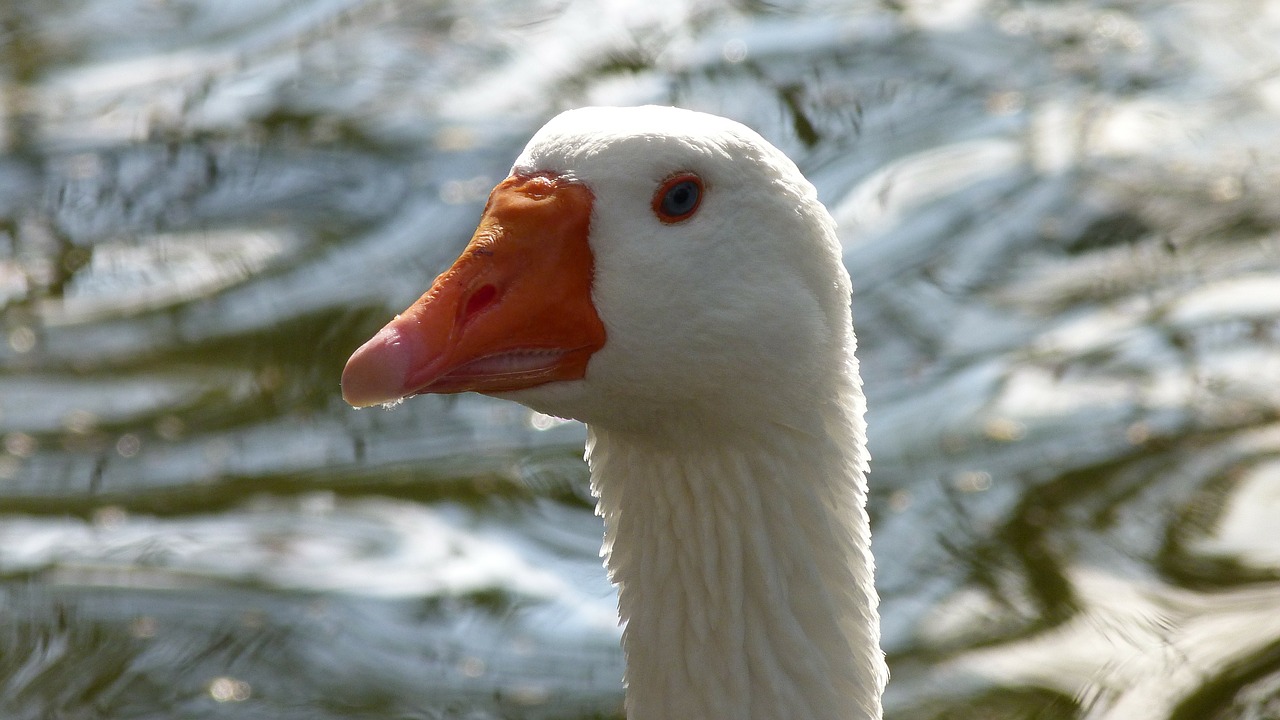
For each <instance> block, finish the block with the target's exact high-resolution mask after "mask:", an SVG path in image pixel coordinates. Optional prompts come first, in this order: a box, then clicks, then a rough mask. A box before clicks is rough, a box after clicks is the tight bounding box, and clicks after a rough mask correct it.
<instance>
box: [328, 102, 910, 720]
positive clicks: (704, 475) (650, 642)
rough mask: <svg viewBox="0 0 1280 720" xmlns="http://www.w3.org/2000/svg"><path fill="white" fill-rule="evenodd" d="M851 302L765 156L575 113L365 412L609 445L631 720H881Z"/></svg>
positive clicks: (782, 159)
mask: <svg viewBox="0 0 1280 720" xmlns="http://www.w3.org/2000/svg"><path fill="white" fill-rule="evenodd" d="M849 292H850V290H849V277H848V274H847V273H846V271H845V269H844V266H843V265H842V263H841V257H840V245H839V243H838V241H837V239H836V235H835V226H834V223H833V221H832V219H831V216H830V215H829V214H828V213H827V211H826V209H825V208H824V207H823V206H822V204H821V203H819V202H818V199H817V196H816V193H815V191H814V189H813V186H812V185H810V184H809V182H808V181H806V180H805V178H804V177H803V176H802V175H801V174H800V171H799V170H798V169H797V168H796V166H795V164H793V163H792V162H791V161H790V160H789V159H787V157H786V156H785V155H784V154H783V153H782V152H780V151H779V150H778V149H776V148H774V147H773V146H771V145H770V144H769V143H768V142H766V141H765V140H764V139H763V138H761V137H760V136H759V135H757V134H756V133H755V132H753V131H751V130H749V129H748V128H746V127H744V126H742V125H740V124H738V123H735V122H732V121H730V120H726V119H724V118H719V117H715V116H711V115H705V114H702V113H695V112H691V111H687V110H678V109H674V108H663V107H641V108H585V109H580V110H573V111H569V112H566V113H564V114H562V115H560V116H558V117H556V118H554V119H553V120H551V122H549V123H547V125H546V126H545V127H543V128H542V129H541V130H540V131H539V132H538V133H537V134H536V135H535V136H534V137H533V139H532V140H530V142H529V145H528V147H526V148H525V150H524V153H523V154H521V155H520V157H519V158H518V159H517V160H516V162H515V166H514V167H513V168H512V170H511V175H510V176H509V177H508V178H507V179H506V180H504V181H503V182H502V183H501V184H499V185H498V186H497V188H495V189H494V191H493V194H492V195H491V196H490V198H489V204H488V205H487V206H486V208H485V211H484V215H483V217H482V218H481V220H480V226H479V228H478V229H477V230H476V233H475V236H474V237H473V238H472V240H471V243H470V244H469V245H468V246H467V248H466V250H465V251H464V252H463V254H462V256H461V257H460V258H459V259H458V260H457V262H456V263H454V265H453V267H452V268H450V269H449V270H448V271H447V272H445V273H444V274H442V275H440V276H439V277H438V278H436V280H435V282H434V284H433V285H432V286H431V289H430V290H428V291H427V293H426V294H425V295H423V296H422V298H421V299H420V300H418V301H417V302H416V303H415V304H414V305H413V306H412V307H410V308H409V309H408V310H406V311H405V312H404V313H403V314H402V315H400V316H397V318H396V319H395V320H393V321H391V323H389V324H388V325H387V326H386V327H385V328H383V329H382V330H381V331H380V332H379V333H378V334H377V335H375V336H374V337H373V338H372V339H371V340H369V341H368V342H367V343H365V344H364V345H363V346H362V347H361V348H360V349H359V350H357V351H356V352H355V354H353V355H352V356H351V359H350V360H349V361H348V363H347V367H346V370H345V371H344V372H343V375H342V392H343V397H344V398H345V399H346V400H347V402H349V403H351V404H352V405H355V406H360V407H362V406H369V405H376V404H382V403H388V402H393V401H396V400H398V399H400V398H402V397H405V396H407V395H413V394H418V393H454V392H464V391H475V392H482V393H486V394H489V395H495V396H498V397H503V398H508V399H511V400H515V401H516V402H520V403H523V404H524V405H527V406H529V407H531V408H534V409H536V410H539V411H541V412H544V413H548V414H551V415H556V416H560V417H566V418H575V419H578V420H581V421H583V422H585V423H586V424H587V428H588V439H587V460H588V462H589V463H590V467H591V482H592V489H593V492H594V493H595V495H596V496H597V497H598V498H599V505H598V509H597V511H598V513H599V514H600V515H601V516H602V517H603V518H604V522H605V537H604V550H603V553H604V555H605V556H606V558H607V561H606V563H607V567H608V569H609V576H610V578H611V579H612V580H613V582H614V583H616V584H617V586H618V605H619V612H620V615H621V618H622V620H623V621H624V622H625V623H626V629H625V631H624V634H623V647H624V649H625V652H626V657H627V671H626V684H627V698H626V709H627V717H628V718H630V720H711V719H712V718H715V719H716V720H725V719H730V718H731V719H735V720H737V719H741V720H746V719H748V718H751V719H755V720H784V719H785V720H805V719H813V720H818V719H824V720H829V719H832V718H846V719H847V718H857V719H859V720H862V719H865V718H879V717H880V716H881V702H880V696H881V692H882V690H883V688H884V684H885V681H886V678H887V675H888V673H887V670H886V667H885V663H884V658H883V654H882V653H881V651H880V647H879V636H880V632H879V616H878V613H877V609H876V606H877V596H876V593H875V588H874V585H873V583H872V567H873V563H872V558H871V553H870V531H869V528H868V522H867V515H866V512H865V510H864V503H865V499H866V480H865V473H866V470H867V453H866V450H865V443H864V428H865V425H864V423H863V410H864V406H865V401H864V399H863V395H862V390H861V381H860V379H859V376H858V364H857V360H856V359H855V358H854V354H853V352H854V345H855V340H854V334H853V329H852V326H851V324H850V311H849Z"/></svg>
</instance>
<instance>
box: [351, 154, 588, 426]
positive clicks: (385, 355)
mask: <svg viewBox="0 0 1280 720" xmlns="http://www.w3.org/2000/svg"><path fill="white" fill-rule="evenodd" d="M592 201H593V197H592V194H591V191H590V190H588V189H587V188H586V187H585V186H583V185H581V184H578V183H576V182H573V181H570V180H567V179H565V178H563V177H559V176H553V175H545V174H540V175H529V176H520V175H515V176H512V177H508V178H507V179H506V180H503V181H502V182H501V183H499V184H498V186H497V187H496V188H494V189H493V193H492V194H490V195H489V204H488V205H486V206H485V210H484V215H483V216H482V217H481V219H480V226H479V227H478V228H477V229H476V232H475V235H474V236H472V238H471V242H470V243H469V244H468V245H467V248H466V249H465V250H464V251H463V252H462V256H461V257H459V258H458V259H457V261H455V262H454V263H453V267H451V268H449V269H448V270H447V271H445V272H444V273H443V274H441V275H440V276H439V277H437V278H436V279H435V282H434V283H432V285H431V289H430V290H428V291H427V292H426V294H424V295H423V296H422V297H421V298H420V299H419V300H418V301H417V302H415V303H414V304H413V305H412V306H410V307H409V309H408V310H405V311H404V313H402V314H400V315H398V316H396V318H395V319H394V320H392V321H391V322H390V323H388V324H387V325H386V327H384V328H382V330H381V331H379V332H378V334H376V335H374V336H373V338H372V339H370V340H369V341H368V342H366V343H365V344H364V345H362V346H360V349H358V350H356V351H355V353H353V354H352V355H351V359H350V360H348V361H347V367H346V369H345V370H343V371H342V397H343V399H344V400H346V401H347V402H348V403H350V404H351V405H354V406H356V407H366V406H369V405H378V404H382V403H388V402H394V401H396V400H399V399H400V398H403V397H406V396H409V395H416V394H419V393H457V392H467V391H474V392H482V393H500V392H508V391H511V390H521V389H524V388H530V387H534V386H536V385H542V384H544V383H549V382H556V381H560V380H578V379H581V378H582V377H583V375H584V374H585V373H586V370H587V362H588V361H589V360H590V359H591V355H592V353H594V352H595V351H596V350H599V349H600V348H601V347H602V346H603V345H604V341H605V331H604V324H603V323H601V322H600V317H599V316H598V315H597V314H596V309H595V305H594V304H593V303H592V301H591V283H592V273H593V259H592V255H591V248H590V246H589V244H588V242H587V236H588V233H589V231H590V229H591V205H592Z"/></svg>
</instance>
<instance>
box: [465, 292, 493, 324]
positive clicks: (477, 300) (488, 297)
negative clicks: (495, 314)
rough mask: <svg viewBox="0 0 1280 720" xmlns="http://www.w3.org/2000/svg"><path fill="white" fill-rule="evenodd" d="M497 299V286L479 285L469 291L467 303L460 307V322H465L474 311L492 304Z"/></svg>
mask: <svg viewBox="0 0 1280 720" xmlns="http://www.w3.org/2000/svg"><path fill="white" fill-rule="evenodd" d="M497 299H498V289H497V288H495V287H494V286H492V285H481V286H480V287H479V288H478V289H476V291H475V292H473V293H471V297H469V298H467V304H466V305H465V306H463V309H462V322H463V323H465V322H467V321H468V320H470V319H471V318H472V317H474V316H475V314H476V313H478V312H480V311H481V310H484V309H485V308H487V307H489V306H490V305H492V304H493V302H494V301H495V300H497Z"/></svg>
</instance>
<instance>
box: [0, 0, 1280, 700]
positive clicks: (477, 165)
mask: <svg viewBox="0 0 1280 720" xmlns="http://www.w3.org/2000/svg"><path fill="white" fill-rule="evenodd" d="M1277 68H1280V12H1277V11H1276V10H1275V9H1274V8H1273V7H1271V6H1270V5H1260V4H1258V3H1254V2H1250V1H1249V0H1227V1H1215V2H1210V1H1209V0H1203V1H1200V2H1184V3H1177V4H1171V3H1165V2H1157V1H1155V0H1151V1H1149V2H1139V1H1137V0H1129V1H1122V2H1105V3H1104V2H1089V1H1086V0H1068V1H1064V2H998V1H996V0H952V1H949V2H926V1H925V0H919V1H914V0H913V1H911V2H870V1H867V2H852V3H849V2H831V3H823V2H809V3H768V2H740V3H732V4H722V3H712V2H683V3H671V4H659V3H645V2H632V1H631V0H615V1H614V2H609V3H589V2H585V0H584V1H583V2H572V1H571V2H550V1H548V2H535V3H514V2H504V1H501V0H491V1H488V2H465V3H464V2H447V1H444V0H438V1H435V2H409V1H408V0H376V1H375V0H311V1H309V2H292V1H290V2H285V1H283V0H278V1H267V2H263V1H259V0H255V1H253V2H249V1H248V0H236V1H232V2H227V1H217V2H215V1H214V0H182V1H181V2H151V1H150V0H79V1H75V0H52V1H50V0H42V1H41V2H34V1H30V2H23V1H19V2H16V3H10V4H8V5H6V6H5V7H4V8H0V338H2V339H3V342H0V440H2V443H3V444H2V446H0V715H3V716H4V717H6V718H17V719H25V718H31V719H33V720H35V719H37V718H40V719H43V718H50V717H62V718H220V717H228V718H230V717H235V718H285V719H288V718H299V719H302V718H306V719H307V720H325V719H329V718H332V719H335V720H336V719H338V718H344V719H347V718H375V717H376V718H388V717H394V718H437V717H442V718H491V717H492V718H589V717H620V716H621V688H620V684H619V678H620V676H621V673H622V658H621V653H620V651H619V649H618V636H619V631H618V628H617V627H616V621H615V615H614V598H613V593H612V590H611V588H610V587H609V584H608V582H607V580H606V579H605V577H604V571H603V569H602V568H601V566H600V559H599V557H598V546H599V540H600V533H601V528H600V525H599V521H598V519H597V518H595V517H594V516H593V515H592V512H591V510H592V503H591V499H590V498H589V497H588V494H587V491H586V470H585V468H584V467H583V465H582V463H581V460H580V456H581V446H582V440H583V436H584V433H583V431H582V429H581V427H579V426H577V425H575V424H572V423H561V422H558V421H554V420H552V419H549V418H545V417H542V416H538V415H535V414H532V413H530V412H529V411H527V410H524V409H522V408H520V407H518V406H515V405H511V404H506V403H502V402H499V401H496V400H490V399H486V398H482V397H477V396H462V397H450V398H442V397H422V398H416V399H414V400H412V401H410V402H406V403H403V404H402V405H400V406H399V407H397V408H396V409H394V410H393V411H390V412H384V411H361V412H357V411H354V410H351V409H350V408H348V407H346V406H345V405H344V404H343V403H342V402H341V399H340V397H339V393H338V384H337V379H338V377H339V374H340V371H341V367H342V363H343V361H344V360H345V359H346V357H347V355H348V354H349V353H350V351H351V350H352V349H354V348H355V347H356V346H358V345H359V344H360V343H361V342H362V341H363V340H364V339H365V338H367V337H368V336H369V335H370V334H371V333H372V332H374V331H375V330H376V329H377V328H378V327H380V326H381V325H382V323H383V322H385V321H386V319H387V318H389V317H390V315H391V314H392V313H394V312H396V311H398V310H400V309H402V308H403V307H405V306H406V305H408V304H409V302H411V301H412V300H413V299H414V298H416V297H417V295H418V294H420V293H421V292H422V291H423V289H425V287H426V286H427V284H429V282H430V280H431V278H433V277H434V276H435V274H436V273H438V272H439V271H441V270H442V269H443V268H445V267H446V266H447V265H448V263H449V262H450V261H451V259H452V257H453V256H454V255H455V254H456V253H457V252H458V250H460V249H461V247H462V246H463V245H464V244H465V242H466V240H467V239H468V238H469V237H470V234H471V231H472V229H473V228H474V223H475V221H476V219H477V217H478V215H479V211H480V208H481V206H482V204H483V200H484V198H485V196H486V195H487V193H488V190H489V188H490V187H492V185H493V184H494V183H496V182H497V181H498V180H500V179H501V178H502V177H503V176H504V175H505V174H506V172H507V169H508V168H509V166H510V163H511V160H512V159H513V158H514V157H515V155H516V153H517V152H518V151H519V149H520V148H521V147H522V146H523V144H524V142H525V141H526V140H527V139H528V136H529V135H530V134H532V132H533V131H534V130H536V129H537V128H538V127H539V126H540V125H541V123H542V122H544V121H545V120H546V119H547V118H548V117H550V116H551V115H553V114H554V113H555V112H557V111H558V110H560V109H563V108H567V107H573V106H577V105H582V104H588V103H610V104H623V103H625V104H636V103H644V102H658V103H667V104H678V105H682V106H685V107H691V108H694V109H700V110H707V111H711V112H716V113H719V114H724V115H728V116H730V117H733V118H735V119H738V120H741V121H743V122H746V123H748V124H749V125H751V126H753V127H755V128H756V129H758V130H759V131H760V132H761V133H762V134H764V135H765V136H766V137H767V138H769V139H770V140H772V141H773V142H775V143H776V144H778V145H779V146H780V147H782V148H783V149H784V150H786V151H787V152H788V153H789V154H790V155H791V156H792V157H793V158H795V160H796V161H797V163H798V164H799V165H800V166H801V168H802V169H803V170H804V171H805V172H806V174H807V175H808V176H809V177H810V178H811V179H812V180H813V181H814V183H815V184H816V185H817V186H818V189H819V192H820V194H821V196H822V198H823V200H824V201H825V202H827V204H828V205H829V207H831V208H832V210H833V212H834V213H835V214H836V216H837V219H838V220H839V222H840V225H841V234H842V240H843V241H844V243H845V248H846V250H845V261H846V264H847V265H848V267H849V269H850V272H851V274H852V275H853V279H854V285H855V296H854V312H855V323H856V325H857V328H858V334H859V339H860V343H861V348H860V355H861V358H862V363H863V370H864V376H865V380H866V386H867V391H868V394H869V401H870V406H871V414H870V417H869V421H870V428H871V429H870V434H871V438H870V441H871V451H872V455H873V472H872V475H871V484H872V497H871V501H870V504H871V507H870V509H871V512H872V517H873V531H874V533H875V547H874V550H875V553H876V555H877V557H878V559H879V576H878V583H879V586H880V591H881V593H882V595H883V598H884V599H883V605H882V610H883V615H884V646H885V649H886V651H887V652H888V653H889V657H890V664H891V668H892V672H893V680H892V682H891V687H890V691H889V694H888V696H887V698H886V701H887V708H888V717H890V718H893V719H895V720H898V719H901V720H916V719H919V720H942V719H943V718H972V717H982V718H997V719H998V718H1011V719H1012V718H1104V717H1105V718H1123V719H1125V720H1135V719H1142V718H1174V719H1176V720H1192V719H1195V720H1199V719H1202V718H1212V719H1215V720H1216V719H1222V720H1225V719H1227V718H1231V719H1236V718H1239V719H1244V718H1250V719H1261V718H1269V717H1277V714H1276V710H1275V708H1276V705H1277V702H1278V701H1277V700H1276V696H1277V694H1278V693H1277V690H1276V688H1278V687H1280V673H1277V668H1278V667H1280V653H1278V651H1277V648H1280V612H1277V610H1280V535H1278V534H1277V520H1276V518H1278V517H1280V502H1278V501H1277V498H1278V497H1280V459H1278V458H1280V424H1278V423H1277V414H1278V413H1277V410H1278V409H1280V349H1278V348H1280V344H1278V343H1277V341H1278V340H1280V231H1278V228H1280V203H1278V202H1277V200H1276V198H1277V197H1280V193H1278V192H1277V191H1278V190H1280V177H1278V176H1277V172H1276V169H1275V168H1276V167H1277V166H1278V165H1277V163H1276V160H1277V159H1278V158H1277V154H1278V150H1277V148H1278V147H1280V144H1278V143H1277V142H1276V128H1277V127H1280V124H1278V123H1280V80H1277V75H1276V71H1277Z"/></svg>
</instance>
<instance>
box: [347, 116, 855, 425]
mask: <svg viewBox="0 0 1280 720" xmlns="http://www.w3.org/2000/svg"><path fill="white" fill-rule="evenodd" d="M851 343H852V333H851V330H850V321H849V281H848V276H847V274H846V273H845V270H844V267H843V265H842V264H841V260H840V247H839V243H838V241H837V240H836V237H835V231H834V223H833V222H832V220H831V218H830V215H829V214H828V213H827V211H826V210H825V208H823V206H822V205H821V204H820V203H819V202H818V199H817V195H816V192H815V191H814V189H813V186H812V185H810V184H809V183H808V181H806V180H805V179H804V177H803V176H802V175H801V173H800V172H799V170H798V169H797V168H796V166H795V164H794V163H792V162H791V160H789V159H788V158H787V157H786V156H785V155H784V154H783V153H782V152H780V151H779V150H777V149H776V148H774V147H773V146H772V145H770V144H769V143H768V142H766V141H765V140H764V139H763V138H761V137H760V136H759V135H758V134H756V133H755V132H754V131H752V130H750V129H748V128H747V127H745V126H743V125H741V124H738V123H736V122H733V121H730V120H726V119H724V118H720V117H716V116H712V115H707V114H703V113H697V112H692V111H688V110H680V109H675V108H666V107H642V108H584V109H578V110H571V111H568V112H565V113H563V114H561V115H559V116H557V117H555V118H554V119H552V120H551V121H550V122H549V123H547V124H546V125H545V126H544V127H543V128H542V129H541V130H540V131H539V132H538V133H537V134H536V135H534V137H533V138H532V139H531V140H530V142H529V144H528V146H527V147H526V148H525V150H524V152H523V153H522V154H521V155H520V156H519V158H518V159H517V160H516V161H515V164H514V166H513V168H512V170H511V174H510V176H509V177H508V178H507V179H505V180H503V181H502V182H501V183H500V184H499V185H498V186H497V187H496V188H495V189H494V191H493V193H492V194H491V196H490V198H489V202H488V205H487V206H486V208H485V211H484V214H483V216H482V218H481V221H480V225H479V227H478V229H477V230H476V233H475V235H474V237H473V238H472V240H471V242H470V244H469V245H468V246H467V248H466V250H464V252H463V254H462V256H461V257H460V258H459V259H458V260H457V262H456V263H455V264H454V265H453V266H452V267H451V268H450V269H448V270H447V271H446V272H444V273H443V274H441V275H440V276H439V277H437V278H436V279H435V281H434V283H433V284H432V285H431V287H430V289H429V290H428V291H427V292H426V293H425V294H424V295H423V296H422V298H421V299H419V300H418V301H417V302H416V303H414V304H413V305H412V306H411V307H410V308H408V309H407V310H406V311H405V312H404V313H402V314H401V315H399V316H397V318H396V319H395V320H393V321H392V322H390V323H389V324H388V325H387V326H386V327H385V328H383V329H382V330H381V331H380V332H379V333H378V334H377V335H375V336H374V337H373V338H372V339H371V340H369V341H368V342H367V343H366V344H365V345H363V346H362V347H361V348H360V349H358V350H357V351H356V352H355V354H354V355H352V357H351V359H350V360H349V361H348V364H347V367H346V369H345V371H344V373H343V377H342V388H343V396H344V397H345V399H346V400H347V401H348V402H349V403H351V404H352V405H356V406H368V405H376V404H384V403H390V402H394V401H396V400H398V399H400V398H403V397H405V396H408V395H414V394H419V393H453V392H464V391H476V392H481V393H485V394H489V395H495V396H499V397H505V398H509V399H511V400H515V401H517V402H520V403H522V404H524V405H527V406H529V407H531V408H534V409H536V410H538V411H541V412H544V413H547V414H551V415H556V416H559V417H566V418H574V419H577V420H581V421H584V422H587V423H590V424H596V425H600V426H609V427H619V428H624V427H635V428H639V427H649V426H653V425H654V424H655V423H658V424H661V423H669V422H670V421H672V420H673V419H675V418H680V419H682V420H684V421H692V422H696V423H701V424H705V423H735V422H738V421H739V420H740V419H742V418H746V417H752V416H756V415H759V414H760V413H762V412H768V413H771V414H776V413H777V412H785V408H789V407H803V406H805V405H806V404H811V403H815V402H822V401H823V399H824V393H829V379H830V376H831V374H832V372H833V368H836V369H837V371H839V369H840V368H842V366H843V363H844V358H845V357H847V356H848V353H849V352H850V351H851ZM684 424H685V423H683V422H682V423H681V425H684Z"/></svg>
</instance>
